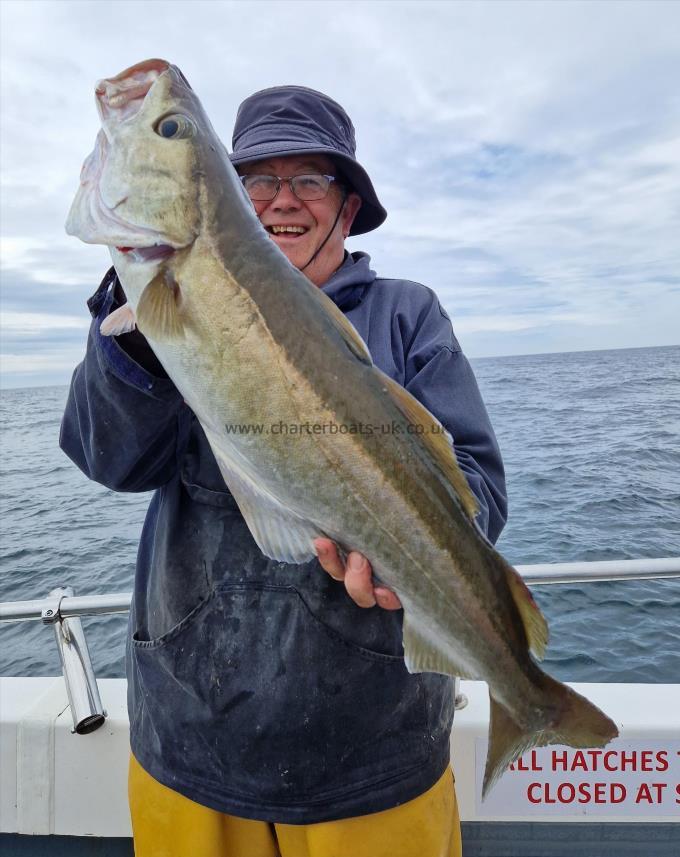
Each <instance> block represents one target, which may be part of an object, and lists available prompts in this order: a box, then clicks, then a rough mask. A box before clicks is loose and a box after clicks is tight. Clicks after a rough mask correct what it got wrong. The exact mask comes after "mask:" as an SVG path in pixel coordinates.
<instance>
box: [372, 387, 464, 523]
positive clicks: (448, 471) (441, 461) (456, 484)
mask: <svg viewBox="0 0 680 857" xmlns="http://www.w3.org/2000/svg"><path fill="white" fill-rule="evenodd" d="M381 380H382V382H383V384H384V386H385V389H386V390H387V392H388V393H389V395H390V396H391V398H392V400H393V401H394V403H395V405H396V406H397V407H398V408H399V410H400V411H401V413H402V414H403V415H404V416H405V417H406V419H407V420H408V422H409V424H410V425H414V426H423V429H424V430H423V432H422V434H419V435H418V437H420V440H421V441H422V443H423V446H424V447H425V449H426V450H427V451H428V452H429V454H430V456H431V458H432V460H433V461H434V463H435V465H436V466H437V467H438V468H439V470H440V471H441V472H442V473H443V475H444V476H445V477H446V478H447V479H448V481H449V482H450V483H451V485H452V486H453V488H454V490H455V492H456V495H457V496H458V498H459V499H460V502H461V505H462V506H463V509H464V510H465V512H466V513H467V515H468V516H469V517H470V519H474V517H475V515H476V514H477V512H478V511H479V507H478V505H477V500H476V498H475V495H474V494H473V493H472V490H471V489H470V486H469V485H468V482H467V479H466V478H465V475H464V474H463V471H462V470H461V469H460V467H459V466H458V461H457V460H456V453H455V452H454V449H453V440H452V438H451V435H450V434H449V433H448V432H447V431H446V429H445V428H444V426H443V425H442V424H441V423H440V422H439V420H438V419H437V418H436V417H435V416H434V415H433V414H431V413H430V412H429V411H428V410H427V408H426V407H424V406H423V405H421V403H420V402H419V401H418V399H416V398H415V397H414V396H412V395H411V394H410V393H409V392H408V390H406V389H405V388H404V387H402V386H401V384H398V383H397V382H396V381H394V380H392V378H390V377H389V376H388V375H385V374H384V373H382V379H381ZM435 427H436V428H435Z"/></svg>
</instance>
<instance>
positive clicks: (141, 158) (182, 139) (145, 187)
mask: <svg viewBox="0 0 680 857" xmlns="http://www.w3.org/2000/svg"><path fill="white" fill-rule="evenodd" d="M95 95H96V102H97V108H98V111H99V115H100V117H101V121H102V127H101V130H100V131H99V133H98V135H97V139H96V142H95V147H94V151H93V152H92V153H91V154H90V155H89V157H88V158H87V159H86V161H85V163H84V165H83V169H82V172H81V177H80V187H79V189H78V192H77V194H76V198H75V200H74V202H73V205H72V206H71V210H70V212H69V215H68V219H67V221H66V231H67V233H68V234H69V235H75V236H76V237H78V238H80V239H81V240H82V241H85V242H87V243H91V244H105V245H108V246H109V247H110V248H111V249H112V256H113V257H114V263H115V264H116V267H117V268H118V265H119V264H121V265H122V264H124V263H136V264H140V263H144V262H159V261H162V260H164V259H167V258H168V257H169V256H171V255H172V254H173V253H174V252H175V251H177V250H180V249H183V248H186V247H188V246H189V245H191V244H192V243H193V242H194V241H195V239H196V237H197V235H198V234H199V233H200V230H201V206H200V205H199V196H200V193H201V182H200V181H199V180H198V179H199V178H200V176H201V175H203V174H204V170H203V162H204V161H205V158H206V155H207V156H208V157H209V156H210V155H211V154H212V155H213V156H214V154H215V152H216V151H217V149H218V148H221V149H223V147H222V144H221V143H220V141H219V139H218V138H217V135H216V134H215V132H214V130H213V129H212V126H211V125H210V122H209V120H208V118H207V116H206V115H205V113H204V111H203V108H202V106H201V104H200V102H199V100H198V98H197V97H196V95H195V94H194V92H193V90H192V89H191V87H190V86H189V84H188V82H187V81H186V79H185V78H184V76H183V75H182V73H181V71H180V70H179V69H178V68H176V67H175V66H173V65H171V64H170V63H168V62H166V61H165V60H159V59H152V60H146V61H145V62H141V63H138V64H137V65H134V66H132V67H131V68H128V69H126V70H125V71H123V72H121V73H120V74H119V75H117V76H116V77H112V78H108V79H105V80H101V81H100V82H99V83H98V84H97V86H96V90H95ZM222 160H223V161H224V160H225V159H224V158H222ZM116 248H117V249H116Z"/></svg>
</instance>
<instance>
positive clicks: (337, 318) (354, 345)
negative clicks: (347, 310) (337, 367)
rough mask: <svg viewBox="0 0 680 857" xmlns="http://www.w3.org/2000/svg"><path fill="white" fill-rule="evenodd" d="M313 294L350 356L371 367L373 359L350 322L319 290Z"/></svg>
mask: <svg viewBox="0 0 680 857" xmlns="http://www.w3.org/2000/svg"><path fill="white" fill-rule="evenodd" d="M315 294H316V295H317V296H318V299H319V300H320V301H322V303H323V306H324V309H325V310H326V313H327V314H328V315H329V316H330V319H331V321H332V323H333V326H334V327H335V329H336V330H337V331H338V333H339V334H340V336H341V337H342V338H343V340H344V341H345V345H346V346H347V347H348V348H349V350H350V351H351V352H352V354H354V356H355V357H358V358H359V360H361V362H362V363H365V364H366V365H367V366H372V365H373V358H372V357H371V354H370V352H369V350H368V346H367V345H366V343H365V342H364V340H363V339H362V338H361V337H360V336H359V334H358V333H357V330H356V328H355V327H354V325H353V324H352V322H351V321H350V320H349V319H348V318H347V316H346V315H345V314H344V312H342V311H341V310H339V309H338V307H337V306H336V304H334V303H333V301H332V300H331V299H330V298H329V297H327V295H325V294H324V293H323V292H322V291H321V290H320V289H316V292H315Z"/></svg>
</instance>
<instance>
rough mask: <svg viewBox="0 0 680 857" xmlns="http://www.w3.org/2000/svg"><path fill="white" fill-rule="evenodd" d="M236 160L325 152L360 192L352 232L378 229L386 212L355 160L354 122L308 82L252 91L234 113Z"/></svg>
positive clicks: (233, 161)
mask: <svg viewBox="0 0 680 857" xmlns="http://www.w3.org/2000/svg"><path fill="white" fill-rule="evenodd" d="M232 147H233V152H232V153H231V155H229V157H230V158H231V162H232V164H234V166H237V165H238V164H247V163H249V162H250V161H260V160H263V159H265V158H282V157H286V156H288V155H326V156H328V157H330V158H331V159H332V160H333V162H334V163H335V164H337V166H338V170H339V171H340V172H341V173H342V177H343V178H344V179H346V182H347V184H349V185H351V188H352V190H353V191H355V192H356V193H358V194H359V196H360V197H361V208H360V209H359V212H358V214H357V216H356V217H355V218H354V223H353V224H352V228H351V229H350V233H349V234H350V235H361V234H362V233H364V232H370V231H371V230H372V229H376V228H377V227H378V226H380V224H381V223H382V222H383V220H385V218H386V217H387V212H386V211H385V209H384V208H383V207H382V205H381V204H380V201H379V199H378V196H377V194H376V192H375V190H374V189H373V185H372V183H371V180H370V178H369V177H368V173H367V172H366V170H365V169H364V168H363V167H362V166H361V164H360V163H359V162H358V161H357V159H356V156H355V152H356V141H355V137H354V126H353V125H352V122H351V120H350V118H349V116H348V115H347V114H346V113H345V111H344V110H343V108H342V107H341V106H340V105H339V104H338V103H337V102H336V101H333V99H332V98H329V97H328V96H327V95H324V94H323V93H322V92H317V91H316V90H314V89H308V88H307V87H305V86H274V87H272V88H271V89H263V90H261V91H260V92H256V93H255V94H254V95H251V96H250V98H246V100H245V101H244V102H243V103H242V104H241V106H240V107H239V109H238V113H237V114H236V123H235V125H234V136H233V139H232Z"/></svg>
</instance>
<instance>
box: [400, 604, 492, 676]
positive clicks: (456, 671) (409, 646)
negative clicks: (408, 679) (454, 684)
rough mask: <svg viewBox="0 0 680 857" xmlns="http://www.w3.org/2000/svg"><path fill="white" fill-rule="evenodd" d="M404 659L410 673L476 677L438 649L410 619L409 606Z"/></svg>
mask: <svg viewBox="0 0 680 857" xmlns="http://www.w3.org/2000/svg"><path fill="white" fill-rule="evenodd" d="M402 633H403V638H404V661H405V663H406V669H407V670H408V671H409V672H410V673H425V672H428V673H442V674H443V675H450V676H459V677H460V678H468V679H476V678H478V676H474V675H472V674H471V672H470V670H469V669H468V668H466V667H463V666H461V665H460V664H459V663H457V662H456V661H455V660H453V659H452V658H451V657H450V656H449V655H445V654H444V653H443V652H441V651H440V650H439V649H436V648H435V647H434V646H433V645H432V643H431V642H430V641H429V640H428V639H427V637H425V636H424V635H423V634H422V633H421V632H420V631H419V630H417V629H416V627H415V625H414V623H413V622H412V621H411V620H410V619H409V612H408V608H407V607H405V608H404V624H403V629H402Z"/></svg>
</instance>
